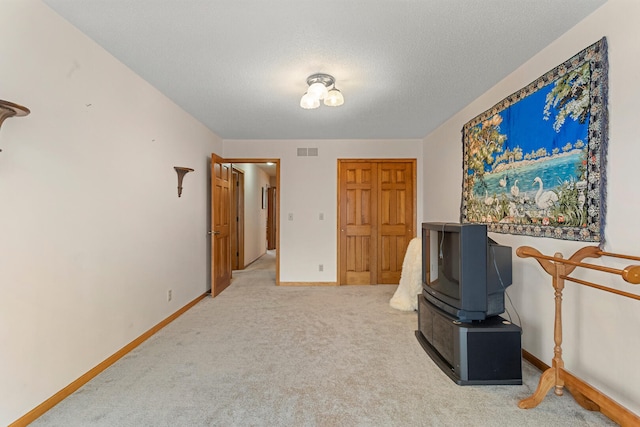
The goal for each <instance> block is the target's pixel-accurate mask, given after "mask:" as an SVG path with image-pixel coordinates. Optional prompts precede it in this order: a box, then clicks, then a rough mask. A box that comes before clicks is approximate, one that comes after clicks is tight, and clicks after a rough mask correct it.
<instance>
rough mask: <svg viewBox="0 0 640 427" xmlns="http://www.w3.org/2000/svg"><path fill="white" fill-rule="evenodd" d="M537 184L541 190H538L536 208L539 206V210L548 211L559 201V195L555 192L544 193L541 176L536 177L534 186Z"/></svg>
mask: <svg viewBox="0 0 640 427" xmlns="http://www.w3.org/2000/svg"><path fill="white" fill-rule="evenodd" d="M536 182H537V183H538V184H540V188H539V189H538V192H537V193H536V197H535V201H536V206H538V208H539V209H542V210H544V211H546V210H547V209H549V208H550V207H551V206H553V205H554V203H555V202H557V201H558V195H557V194H556V193H554V192H553V191H543V184H542V179H540V177H539V176H536V177H535V179H534V180H533V184H534V185H535V183H536Z"/></svg>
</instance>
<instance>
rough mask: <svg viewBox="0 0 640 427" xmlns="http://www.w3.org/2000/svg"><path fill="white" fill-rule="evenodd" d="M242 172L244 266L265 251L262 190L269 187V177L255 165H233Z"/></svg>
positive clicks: (265, 226)
mask: <svg viewBox="0 0 640 427" xmlns="http://www.w3.org/2000/svg"><path fill="white" fill-rule="evenodd" d="M233 166H235V167H237V168H238V169H240V170H242V171H244V265H245V267H246V266H247V265H249V264H251V263H252V262H253V261H255V260H256V259H258V258H260V257H261V256H262V255H264V254H265V252H266V251H267V210H266V209H262V188H263V187H268V186H269V175H267V173H266V172H265V171H263V170H262V169H260V168H259V167H258V166H257V165H256V164H255V163H234V164H233Z"/></svg>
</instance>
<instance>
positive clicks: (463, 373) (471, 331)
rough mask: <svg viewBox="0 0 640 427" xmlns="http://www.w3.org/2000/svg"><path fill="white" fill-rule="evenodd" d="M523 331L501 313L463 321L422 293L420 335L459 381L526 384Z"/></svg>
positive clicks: (435, 358)
mask: <svg viewBox="0 0 640 427" xmlns="http://www.w3.org/2000/svg"><path fill="white" fill-rule="evenodd" d="M521 333H522V329H520V327H519V326H517V325H514V324H513V323H510V322H507V321H505V320H504V319H503V318H502V317H500V316H494V317H491V318H488V319H486V320H484V321H482V322H475V323H461V322H459V321H457V320H456V319H455V318H454V317H452V316H450V315H448V314H447V313H445V312H443V311H442V310H440V309H439V308H437V307H436V306H434V305H433V304H431V303H430V302H429V301H427V300H426V299H425V297H424V296H422V295H418V330H417V331H416V338H417V339H418V341H419V342H420V344H421V345H422V348H424V350H425V351H426V352H427V354H428V355H429V356H431V359H433V361H434V362H435V363H436V365H438V367H439V368H440V369H442V371H443V372H444V373H445V374H447V375H448V376H449V378H451V379H452V380H453V381H454V382H455V383H456V384H459V385H496V384H513V385H519V384H522V348H521V339H520V337H521Z"/></svg>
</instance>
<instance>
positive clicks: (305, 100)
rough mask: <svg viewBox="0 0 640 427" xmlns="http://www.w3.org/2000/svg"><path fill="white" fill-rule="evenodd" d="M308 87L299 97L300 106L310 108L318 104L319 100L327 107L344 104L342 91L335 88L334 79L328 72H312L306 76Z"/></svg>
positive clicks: (316, 106)
mask: <svg viewBox="0 0 640 427" xmlns="http://www.w3.org/2000/svg"><path fill="white" fill-rule="evenodd" d="M307 84H308V85H309V88H308V89H307V92H306V93H305V94H304V95H302V98H301V99H300V106H301V107H302V108H304V109H305V110H312V109H314V108H318V107H319V106H320V100H321V99H322V100H324V105H326V106H328V107H339V106H340V105H342V104H344V97H343V96H342V93H341V92H340V91H339V90H338V89H337V88H336V79H334V78H333V76H330V75H329V74H322V73H318V74H313V75H311V76H309V77H307Z"/></svg>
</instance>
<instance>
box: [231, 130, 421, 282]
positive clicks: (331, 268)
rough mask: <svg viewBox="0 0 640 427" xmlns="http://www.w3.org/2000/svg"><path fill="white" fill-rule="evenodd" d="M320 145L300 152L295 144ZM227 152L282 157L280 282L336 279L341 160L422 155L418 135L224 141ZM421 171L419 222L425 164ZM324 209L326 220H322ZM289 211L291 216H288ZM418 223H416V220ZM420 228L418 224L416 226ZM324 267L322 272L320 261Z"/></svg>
mask: <svg viewBox="0 0 640 427" xmlns="http://www.w3.org/2000/svg"><path fill="white" fill-rule="evenodd" d="M298 147H300V148H318V156H317V157H313V156H312V157H298V156H297V148H298ZM224 157H226V158H242V159H244V158H256V159H265V158H273V159H280V188H279V189H278V191H280V281H281V282H336V281H337V274H338V273H337V209H338V205H337V200H338V194H337V186H338V181H337V177H338V171H337V165H338V163H337V159H349V158H351V159H354V158H412V159H421V158H422V143H421V141H419V140H367V141H365V140H359V141H354V140H287V141H274V140H253V141H248V140H225V141H224ZM420 166H421V165H420V161H418V165H417V168H418V171H417V197H418V202H417V220H418V221H417V223H420V222H421V221H420V219H421V218H422V206H423V203H422V194H423V190H422V182H423V180H422V168H421V167H420ZM320 213H322V214H324V220H320V219H319V218H320ZM289 214H291V215H293V220H291V221H290V220H289ZM416 227H417V225H416ZM416 229H417V228H416ZM319 264H323V265H324V271H322V272H320V271H318V265H319Z"/></svg>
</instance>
